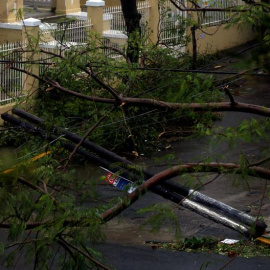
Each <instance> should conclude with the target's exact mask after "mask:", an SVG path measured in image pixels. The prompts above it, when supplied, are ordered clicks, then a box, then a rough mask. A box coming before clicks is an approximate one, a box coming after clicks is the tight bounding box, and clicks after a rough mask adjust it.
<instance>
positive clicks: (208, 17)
mask: <svg viewBox="0 0 270 270" xmlns="http://www.w3.org/2000/svg"><path fill="white" fill-rule="evenodd" d="M245 4H246V3H245V2H244V1H242V0H204V1H201V6H202V7H204V8H206V9H207V8H208V7H211V8H229V7H237V6H240V5H245ZM200 15H201V20H202V25H204V26H211V25H219V24H222V23H226V22H228V21H229V20H230V18H231V14H230V13H229V12H226V11H205V12H204V13H200Z"/></svg>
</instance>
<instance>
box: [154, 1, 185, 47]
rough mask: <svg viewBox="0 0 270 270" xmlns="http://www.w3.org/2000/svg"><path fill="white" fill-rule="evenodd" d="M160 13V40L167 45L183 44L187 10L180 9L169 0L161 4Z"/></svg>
mask: <svg viewBox="0 0 270 270" xmlns="http://www.w3.org/2000/svg"><path fill="white" fill-rule="evenodd" d="M159 14H160V15H159V16H160V20H159V42H160V43H161V44H165V45H174V44H178V45H179V44H180V45H181V43H183V42H184V36H185V33H186V28H185V25H186V23H185V19H186V12H185V11H180V10H179V9H177V8H176V7H175V6H174V5H173V4H172V3H171V2H170V1H168V0H167V1H164V2H163V3H161V4H160V6H159Z"/></svg>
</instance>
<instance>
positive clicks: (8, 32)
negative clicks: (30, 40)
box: [0, 28, 22, 44]
mask: <svg viewBox="0 0 270 270" xmlns="http://www.w3.org/2000/svg"><path fill="white" fill-rule="evenodd" d="M21 40H22V30H21V29H8V28H7V29H5V28H1V29H0V44H3V43H6V42H9V43H14V42H18V41H21Z"/></svg>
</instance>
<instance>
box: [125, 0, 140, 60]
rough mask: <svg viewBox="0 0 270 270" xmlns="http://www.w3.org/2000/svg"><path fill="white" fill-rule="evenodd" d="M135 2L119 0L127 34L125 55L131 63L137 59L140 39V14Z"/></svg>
mask: <svg viewBox="0 0 270 270" xmlns="http://www.w3.org/2000/svg"><path fill="white" fill-rule="evenodd" d="M136 2H137V1H136V0H121V6H122V11H123V15H124V19H125V23H126V30H127V35H128V47H127V57H128V58H129V60H130V62H131V63H137V62H138V60H139V45H140V39H141V27H140V19H141V14H140V13H139V12H138V9H137V3H136Z"/></svg>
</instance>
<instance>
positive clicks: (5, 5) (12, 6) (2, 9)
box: [0, 0, 23, 23]
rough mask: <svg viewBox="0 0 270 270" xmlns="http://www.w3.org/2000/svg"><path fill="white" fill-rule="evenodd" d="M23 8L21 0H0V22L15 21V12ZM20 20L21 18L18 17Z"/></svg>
mask: <svg viewBox="0 0 270 270" xmlns="http://www.w3.org/2000/svg"><path fill="white" fill-rule="evenodd" d="M21 8H23V0H1V2H0V22H2V23H12V22H16V21H17V19H16V17H17V12H18V10H19V9H21ZM19 20H21V18H19Z"/></svg>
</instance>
